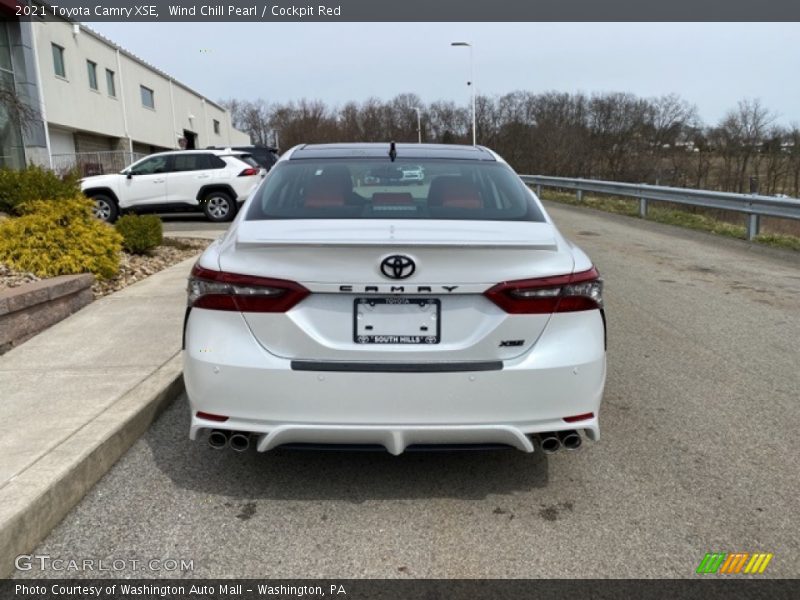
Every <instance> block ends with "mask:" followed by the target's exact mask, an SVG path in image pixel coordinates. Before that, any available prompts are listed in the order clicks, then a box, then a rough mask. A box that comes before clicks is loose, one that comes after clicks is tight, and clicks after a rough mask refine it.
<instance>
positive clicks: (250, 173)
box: [239, 168, 261, 177]
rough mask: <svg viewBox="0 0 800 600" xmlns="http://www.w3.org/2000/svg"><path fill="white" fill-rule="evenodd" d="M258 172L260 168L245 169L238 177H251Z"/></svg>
mask: <svg viewBox="0 0 800 600" xmlns="http://www.w3.org/2000/svg"><path fill="white" fill-rule="evenodd" d="M260 172H261V169H252V168H251V169H245V170H244V171H242V172H241V173H239V177H252V176H253V175H258V174H259V173H260Z"/></svg>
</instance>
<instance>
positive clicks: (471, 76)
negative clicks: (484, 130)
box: [450, 42, 478, 146]
mask: <svg viewBox="0 0 800 600" xmlns="http://www.w3.org/2000/svg"><path fill="white" fill-rule="evenodd" d="M450 45H451V46H459V47H464V46H466V47H467V48H469V83H468V85H470V86H472V145H473V146H477V145H478V136H477V132H476V127H475V62H474V60H473V58H474V57H473V56H472V48H473V46H472V42H450Z"/></svg>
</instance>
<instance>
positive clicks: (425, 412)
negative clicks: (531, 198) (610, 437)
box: [184, 309, 606, 454]
mask: <svg viewBox="0 0 800 600" xmlns="http://www.w3.org/2000/svg"><path fill="white" fill-rule="evenodd" d="M604 333H605V332H604V326H603V322H602V318H601V316H600V313H599V311H587V312H581V313H565V314H558V315H554V316H553V319H552V320H551V322H550V323H549V325H548V326H547V328H546V329H545V332H544V333H543V334H542V336H541V338H540V339H539V340H538V342H537V343H536V345H535V346H534V347H533V349H532V350H531V351H530V352H528V353H526V354H524V355H522V356H520V357H518V358H516V359H514V360H508V361H504V362H503V363H502V365H501V366H502V368H501V369H491V370H475V371H471V370H450V371H448V370H440V369H437V370H434V371H431V370H428V371H427V372H413V371H412V372H381V371H375V370H365V371H354V370H353V369H352V362H351V363H348V365H349V367H348V370H346V371H337V370H331V369H335V368H336V364H335V363H328V364H327V365H326V366H325V369H324V370H322V369H320V370H318V371H317V370H306V369H303V370H297V369H293V368H292V361H291V360H288V359H285V358H280V357H277V356H274V355H272V354H270V353H269V352H267V351H266V350H265V349H264V348H263V347H262V346H261V345H259V344H258V343H257V342H256V340H255V339H254V338H253V336H252V335H251V334H250V332H249V330H248V329H247V327H246V324H245V322H244V319H243V318H242V316H241V315H240V314H239V313H231V312H224V311H206V310H202V309H193V310H192V311H191V313H190V315H189V320H188V323H187V331H186V349H185V351H184V379H185V382H186V390H187V394H188V397H189V404H190V407H191V414H192V417H191V425H190V437H191V438H192V439H196V438H197V436H198V434H199V433H200V432H201V431H203V430H208V429H226V430H233V431H246V432H250V433H253V434H255V435H256V436H257V437H258V442H257V448H258V450H259V451H265V450H269V449H272V448H275V447H277V446H280V445H282V444H290V443H316V444H380V445H383V446H385V447H386V448H387V450H389V451H390V452H392V453H394V454H398V453H400V452H402V451H403V450H404V449H405V448H406V447H407V446H409V445H413V444H506V445H510V446H513V447H515V448H518V449H520V450H522V451H525V452H531V451H533V445H532V443H531V440H530V438H529V437H528V436H530V435H532V434H536V433H541V432H547V431H562V430H572V429H579V430H584V432H585V433H586V435H587V436H588V437H589V438H590V439H592V440H596V439H599V436H600V429H599V423H598V420H597V414H598V411H599V407H600V402H601V400H602V395H603V387H604V384H605V377H606V356H605V349H604ZM365 364H366V363H365ZM371 364H373V365H374V363H371ZM198 411H202V412H206V413H212V414H216V415H225V416H227V417H228V420H227V421H225V422H221V423H220V422H214V421H209V420H206V419H201V418H198V417H197V416H196V415H197V412H198ZM584 413H594V417H593V418H591V419H589V420H586V421H581V422H577V423H568V422H566V421H564V417H568V416H573V415H579V414H584Z"/></svg>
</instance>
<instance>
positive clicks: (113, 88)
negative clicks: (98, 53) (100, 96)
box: [106, 69, 117, 97]
mask: <svg viewBox="0 0 800 600" xmlns="http://www.w3.org/2000/svg"><path fill="white" fill-rule="evenodd" d="M106 87H107V88H108V95H109V96H114V97H116V96H117V85H116V83H114V71H112V70H111V69H106Z"/></svg>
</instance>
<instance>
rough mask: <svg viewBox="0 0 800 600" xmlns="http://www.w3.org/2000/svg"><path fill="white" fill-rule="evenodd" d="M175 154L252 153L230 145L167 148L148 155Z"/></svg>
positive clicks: (219, 154) (222, 154) (221, 154)
mask: <svg viewBox="0 0 800 600" xmlns="http://www.w3.org/2000/svg"><path fill="white" fill-rule="evenodd" d="M173 154H214V155H215V156H244V155H250V152H247V151H246V150H236V149H232V148H230V147H228V148H225V149H220V148H206V149H204V150H167V151H165V152H154V153H153V154H148V156H170V155H173Z"/></svg>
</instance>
